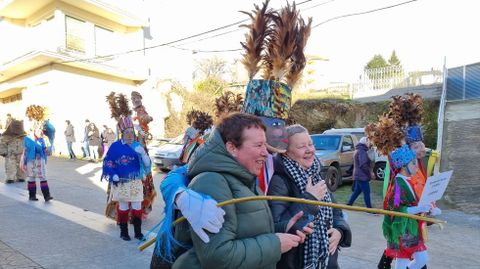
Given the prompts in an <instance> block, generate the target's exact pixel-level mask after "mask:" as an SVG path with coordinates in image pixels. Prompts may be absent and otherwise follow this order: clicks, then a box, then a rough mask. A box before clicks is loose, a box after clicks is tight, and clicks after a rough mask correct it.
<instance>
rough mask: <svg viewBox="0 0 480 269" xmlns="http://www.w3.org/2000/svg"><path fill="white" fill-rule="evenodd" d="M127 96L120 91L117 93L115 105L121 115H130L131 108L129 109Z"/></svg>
mask: <svg viewBox="0 0 480 269" xmlns="http://www.w3.org/2000/svg"><path fill="white" fill-rule="evenodd" d="M128 103H129V102H128V98H127V96H126V95H125V94H123V93H120V94H118V95H117V105H118V109H119V112H120V115H122V116H130V115H132V110H131V109H130V105H129V104H128Z"/></svg>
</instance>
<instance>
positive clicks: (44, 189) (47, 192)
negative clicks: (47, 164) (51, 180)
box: [40, 181, 53, 202]
mask: <svg viewBox="0 0 480 269" xmlns="http://www.w3.org/2000/svg"><path fill="white" fill-rule="evenodd" d="M40 188H41V189H42V193H43V198H44V199H45V202H48V201H50V200H52V199H53V197H52V196H50V189H49V188H48V184H47V181H40Z"/></svg>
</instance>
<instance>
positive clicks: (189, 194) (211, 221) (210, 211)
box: [176, 189, 225, 243]
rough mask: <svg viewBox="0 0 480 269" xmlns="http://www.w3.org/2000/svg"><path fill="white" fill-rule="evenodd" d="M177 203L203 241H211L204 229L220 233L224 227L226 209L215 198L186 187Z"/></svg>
mask: <svg viewBox="0 0 480 269" xmlns="http://www.w3.org/2000/svg"><path fill="white" fill-rule="evenodd" d="M176 204H177V207H178V209H180V211H181V212H182V215H183V216H184V217H185V218H186V219H187V220H188V222H189V223H190V225H191V226H192V229H193V231H194V232H195V233H196V234H197V235H198V236H199V237H200V239H202V241H203V242H205V243H208V242H210V238H208V235H207V233H205V231H204V230H203V229H205V230H207V231H209V232H211V233H218V232H219V231H220V228H222V223H223V221H224V219H223V215H225V211H223V209H221V208H219V207H217V202H216V201H215V200H213V199H211V198H207V197H204V196H202V195H201V194H200V193H198V192H194V191H192V190H190V189H184V191H183V192H181V193H180V194H179V197H178V198H177V199H176Z"/></svg>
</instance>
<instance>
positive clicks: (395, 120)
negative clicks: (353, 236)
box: [365, 94, 428, 269]
mask: <svg viewBox="0 0 480 269" xmlns="http://www.w3.org/2000/svg"><path fill="white" fill-rule="evenodd" d="M422 112H423V100H422V98H421V97H420V96H419V95H417V94H406V95H405V96H395V97H393V100H392V102H391V103H390V105H389V111H388V113H386V114H385V115H384V116H382V117H380V120H379V122H377V123H374V124H370V125H368V126H367V127H366V129H365V131H366V133H367V136H368V137H369V139H370V140H371V141H372V142H373V144H374V145H375V146H376V147H377V149H378V150H379V152H380V153H382V154H384V155H387V156H388V162H387V167H386V175H385V179H384V191H383V193H384V206H383V207H384V209H386V210H394V211H400V212H407V209H408V207H415V206H417V203H418V201H419V200H420V197H421V194H422V191H423V187H424V185H425V182H426V179H427V176H428V175H427V172H426V169H425V165H424V163H423V160H422V157H423V156H421V155H424V154H425V145H424V144H423V142H422V139H423V136H422V132H421V128H420V124H421V119H422ZM413 149H415V151H414V150H413ZM411 161H412V162H414V163H415V165H416V166H417V168H418V169H417V171H416V172H415V174H410V172H409V171H408V173H407V174H408V176H405V175H402V174H401V173H400V171H401V169H402V168H403V169H406V168H407V165H408V163H409V162H411ZM427 211H428V210H427ZM418 213H421V212H418ZM383 231H384V236H385V238H386V239H387V249H386V250H385V252H384V254H383V256H382V258H381V260H380V262H379V264H378V268H379V269H388V268H391V263H392V260H393V259H397V261H396V262H397V266H399V267H403V266H404V265H405V264H407V261H406V260H409V259H414V261H415V260H418V261H420V260H422V257H417V258H418V259H417V258H416V257H415V256H414V253H417V254H416V255H418V253H422V255H425V257H426V247H425V245H424V240H425V239H426V225H425V223H424V222H422V221H414V220H410V219H406V218H400V217H390V216H385V220H384V224H383ZM405 259H406V260H405ZM412 263H413V262H412ZM412 266H413V265H412ZM422 268H427V267H426V265H423V267H422Z"/></svg>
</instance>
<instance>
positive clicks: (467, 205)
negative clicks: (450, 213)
mask: <svg viewBox="0 0 480 269" xmlns="http://www.w3.org/2000/svg"><path fill="white" fill-rule="evenodd" d="M443 127H444V128H443V142H442V154H441V157H440V171H441V172H443V171H448V170H452V169H453V170H454V172H453V175H452V179H451V181H450V183H449V186H448V188H447V192H446V195H445V199H446V200H447V201H450V202H452V203H454V204H456V205H457V206H458V207H459V208H460V209H461V210H464V211H466V212H469V213H476V214H480V203H479V195H480V165H478V160H480V101H479V100H476V101H462V102H451V103H447V106H446V109H445V121H444V126H443Z"/></svg>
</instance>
